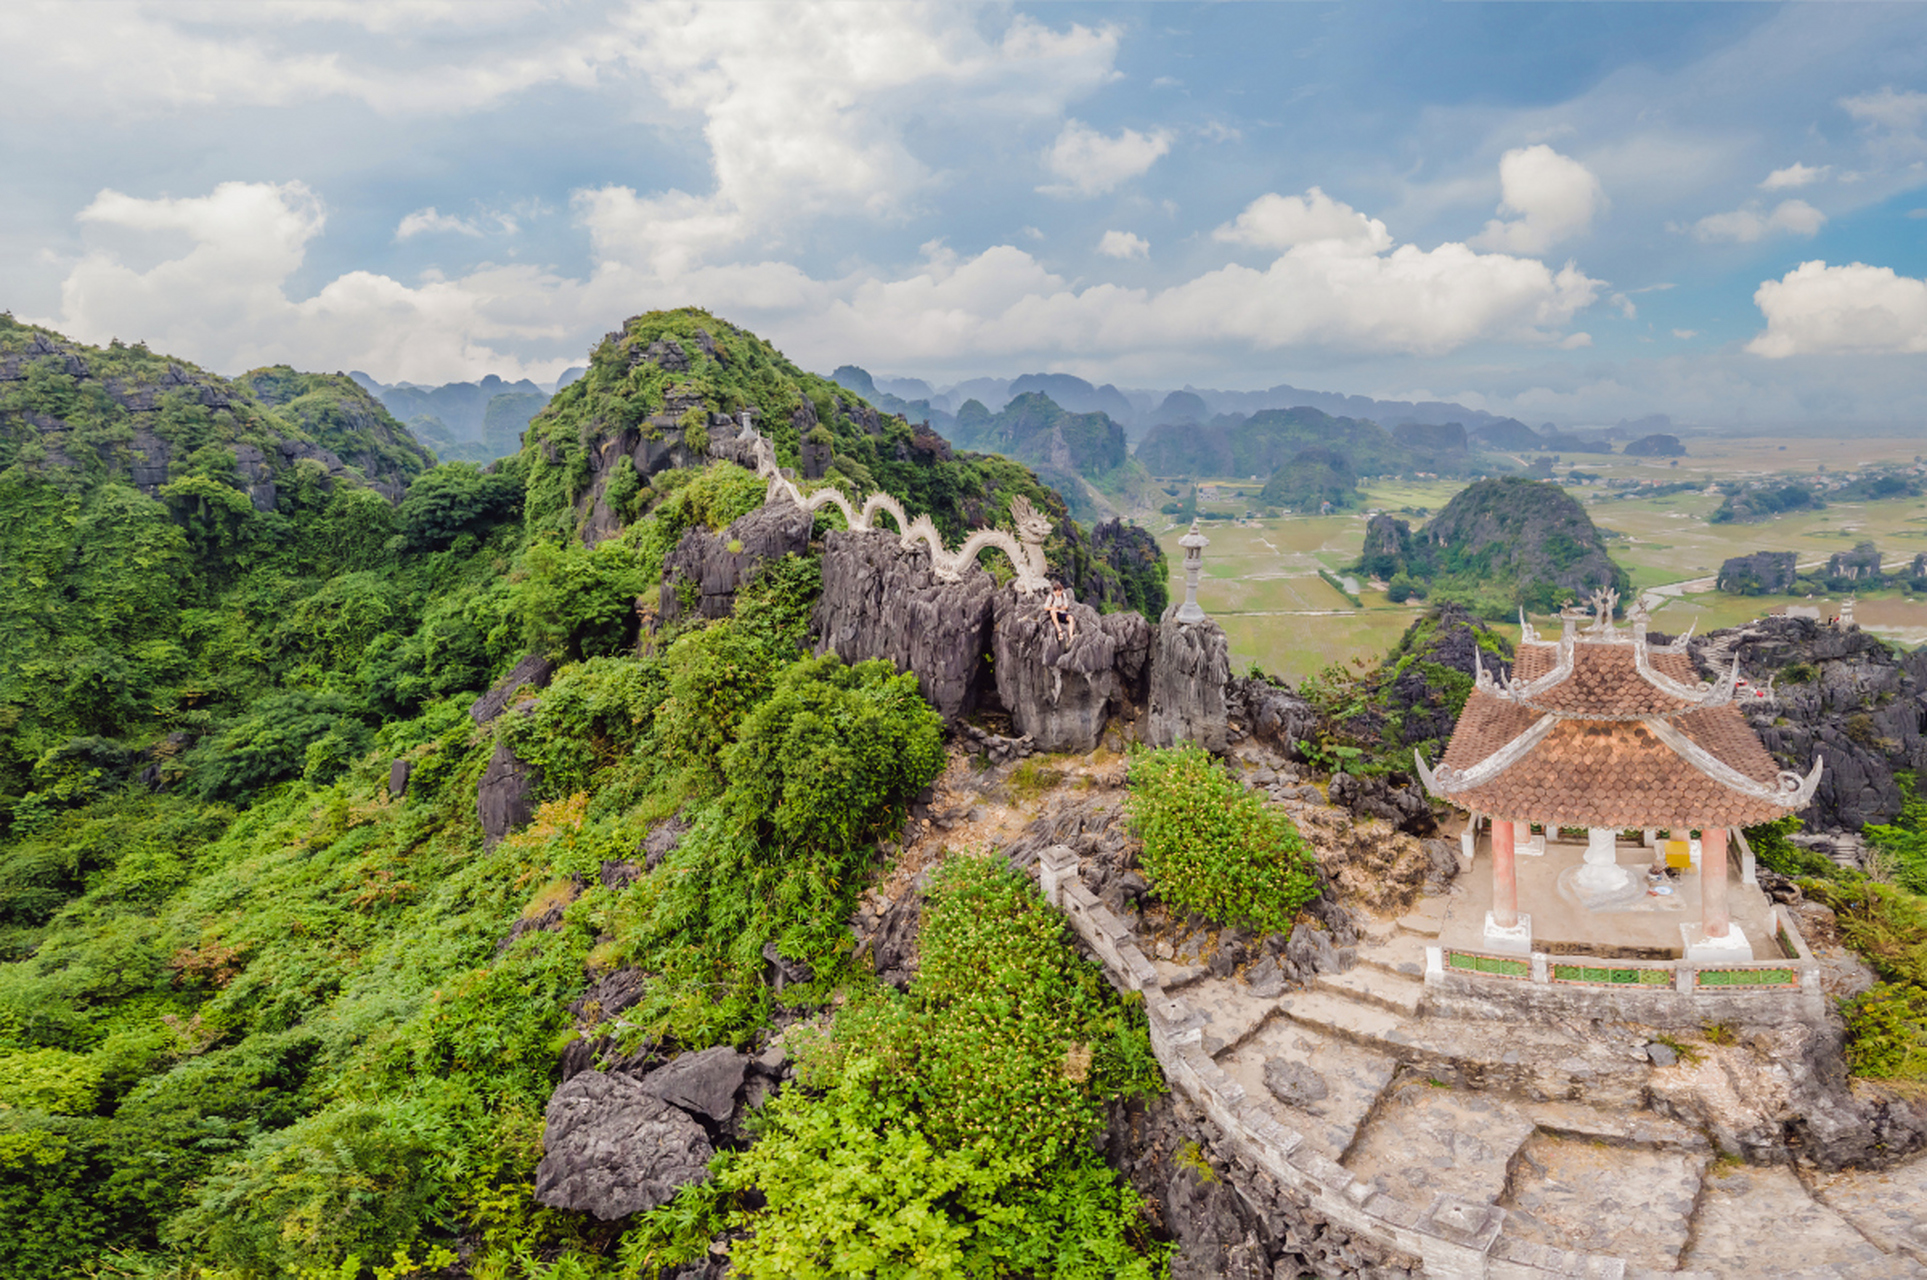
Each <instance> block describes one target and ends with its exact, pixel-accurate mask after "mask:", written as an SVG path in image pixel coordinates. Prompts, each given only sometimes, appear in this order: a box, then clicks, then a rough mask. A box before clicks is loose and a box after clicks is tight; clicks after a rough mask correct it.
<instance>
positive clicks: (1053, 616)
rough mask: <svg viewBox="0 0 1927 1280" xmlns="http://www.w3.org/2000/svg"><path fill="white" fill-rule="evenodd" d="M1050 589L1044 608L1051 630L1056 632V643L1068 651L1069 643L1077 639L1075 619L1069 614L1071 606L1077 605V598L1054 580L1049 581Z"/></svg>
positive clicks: (1068, 589)
mask: <svg viewBox="0 0 1927 1280" xmlns="http://www.w3.org/2000/svg"><path fill="white" fill-rule="evenodd" d="M1050 587H1051V591H1050V598H1049V599H1048V600H1047V601H1046V602H1045V607H1047V608H1048V609H1049V610H1050V625H1051V629H1052V630H1053V631H1055V632H1057V640H1058V643H1060V644H1062V645H1063V646H1064V647H1065V648H1066V649H1068V648H1070V645H1071V641H1073V640H1075V639H1077V618H1076V617H1075V616H1074V615H1073V614H1072V613H1071V606H1072V605H1073V604H1075V603H1077V597H1076V596H1074V595H1072V594H1071V590H1070V588H1069V587H1067V586H1065V585H1064V584H1063V583H1062V582H1060V581H1058V580H1057V579H1055V578H1053V579H1052V580H1051V584H1050Z"/></svg>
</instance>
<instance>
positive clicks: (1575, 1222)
mask: <svg viewBox="0 0 1927 1280" xmlns="http://www.w3.org/2000/svg"><path fill="white" fill-rule="evenodd" d="M1524 1110H1525V1112H1526V1114H1527V1115H1528V1116H1530V1114H1531V1109H1530V1108H1524ZM1709 1158H1710V1153H1697V1154H1687V1153H1685V1152H1680V1151H1653V1150H1643V1151H1642V1150H1635V1149H1632V1148H1628V1147H1614V1146H1602V1145H1600V1144H1599V1143H1597V1142H1591V1141H1584V1140H1581V1141H1574V1140H1572V1139H1568V1138H1561V1137H1557V1136H1554V1135H1552V1134H1549V1133H1546V1132H1545V1131H1544V1130H1543V1129H1542V1130H1541V1131H1540V1132H1538V1133H1535V1134H1534V1135H1533V1136H1532V1137H1531V1138H1529V1139H1528V1140H1527V1141H1526V1144H1525V1145H1524V1146H1523V1147H1522V1148H1520V1150H1519V1153H1518V1155H1517V1157H1516V1158H1515V1159H1514V1160H1513V1163H1512V1171H1511V1177H1510V1179H1509V1181H1508V1183H1507V1187H1506V1192H1505V1195H1504V1197H1503V1198H1502V1199H1501V1200H1500V1201H1499V1204H1500V1206H1501V1207H1502V1208H1504V1209H1506V1210H1507V1211H1508V1212H1507V1217H1506V1231H1507V1232H1508V1233H1509V1234H1512V1235H1516V1236H1518V1237H1520V1238H1522V1239H1525V1240H1529V1241H1531V1242H1533V1243H1534V1244H1542V1245H1545V1246H1547V1247H1548V1248H1553V1249H1573V1250H1577V1251H1579V1252H1581V1253H1604V1254H1616V1255H1618V1256H1619V1257H1622V1258H1625V1259H1626V1261H1627V1262H1629V1263H1631V1264H1633V1265H1635V1266H1643V1267H1650V1268H1652V1269H1653V1270H1656V1271H1671V1270H1673V1269H1674V1268H1676V1267H1677V1266H1678V1265H1679V1256H1680V1252H1681V1251H1682V1250H1683V1249H1685V1247H1686V1242H1687V1239H1688V1238H1689V1237H1690V1236H1691V1234H1692V1220H1693V1208H1694V1203H1695V1201H1696V1199H1697V1198H1698V1196H1699V1191H1700V1177H1701V1174H1702V1173H1703V1172H1704V1171H1705V1169H1706V1163H1707V1160H1708V1159H1709ZM1763 1274H1764V1273H1763Z"/></svg>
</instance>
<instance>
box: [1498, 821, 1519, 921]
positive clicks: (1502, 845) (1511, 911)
mask: <svg viewBox="0 0 1927 1280" xmlns="http://www.w3.org/2000/svg"><path fill="white" fill-rule="evenodd" d="M1514 830H1515V828H1514V827H1513V825H1512V824H1511V823H1510V822H1505V821H1502V820H1500V819H1496V818H1495V819H1493V822H1492V923H1493V924H1495V925H1498V926H1499V927H1500V928H1501V929H1514V928H1517V927H1518V924H1519V878H1518V876H1517V874H1516V873H1515V872H1514V870H1513V864H1512V833H1513V831H1514Z"/></svg>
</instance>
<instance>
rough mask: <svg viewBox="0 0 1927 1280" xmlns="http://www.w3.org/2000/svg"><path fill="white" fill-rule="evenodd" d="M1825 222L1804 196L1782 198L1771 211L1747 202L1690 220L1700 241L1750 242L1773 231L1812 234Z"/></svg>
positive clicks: (1763, 237)
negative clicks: (1729, 210) (1693, 220)
mask: <svg viewBox="0 0 1927 1280" xmlns="http://www.w3.org/2000/svg"><path fill="white" fill-rule="evenodd" d="M1826 224H1827V215H1826V214H1824V213H1821V212H1820V211H1819V210H1818V209H1816V208H1814V207H1813V206H1812V205H1810V204H1808V203H1807V202H1806V201H1804V200H1782V201H1781V202H1780V203H1779V204H1778V205H1776V206H1774V208H1773V211H1772V212H1771V213H1761V212H1760V210H1759V208H1758V207H1757V206H1754V205H1748V206H1747V207H1746V208H1744V209H1735V210H1733V212H1731V213H1714V214H1709V215H1707V216H1706V217H1704V218H1701V219H1700V220H1699V221H1698V222H1695V223H1694V224H1693V235H1694V237H1695V238H1696V239H1699V240H1703V241H1714V240H1731V241H1733V242H1735V243H1736V244H1751V243H1753V242H1754V241H1756V240H1764V239H1765V238H1766V237H1767V236H1769V235H1771V234H1772V233H1773V232H1775V231H1785V232H1788V233H1790V234H1792V235H1796V236H1811V235H1814V234H1816V233H1817V232H1818V231H1819V230H1820V228H1821V227H1824V226H1825V225H1826Z"/></svg>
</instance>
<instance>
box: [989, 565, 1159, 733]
mask: <svg viewBox="0 0 1927 1280" xmlns="http://www.w3.org/2000/svg"><path fill="white" fill-rule="evenodd" d="M1071 615H1072V617H1073V618H1074V619H1075V620H1076V624H1077V626H1076V631H1075V633H1074V634H1073V635H1072V637H1071V640H1070V643H1069V644H1068V645H1067V644H1065V643H1064V642H1063V640H1062V638H1061V637H1060V636H1059V635H1058V633H1057V630H1056V628H1055V627H1053V626H1052V625H1051V621H1050V617H1049V614H1048V613H1047V612H1046V610H1045V608H1044V604H1043V601H1042V600H1041V599H1039V598H1036V597H1031V596H1024V595H1019V594H1018V593H1017V592H1016V591H1015V590H1014V589H1006V590H1004V591H1002V592H999V593H998V595H997V630H996V640H995V645H996V647H995V651H994V652H995V659H996V660H995V663H994V664H993V665H994V667H995V669H996V672H997V697H998V699H999V700H1000V701H1002V703H1003V704H1004V708H1005V709H1006V710H1007V711H1009V712H1010V718H1011V722H1012V724H1013V725H1015V727H1016V728H1017V730H1018V731H1019V732H1020V733H1022V734H1025V735H1028V736H1029V737H1030V738H1031V739H1032V741H1033V742H1034V743H1035V744H1036V747H1037V750H1039V751H1076V752H1084V751H1090V750H1092V749H1094V748H1095V747H1096V746H1097V744H1098V742H1099V740H1100V739H1101V738H1102V737H1103V735H1104V726H1105V723H1106V722H1107V721H1109V720H1110V718H1111V717H1112V716H1113V715H1117V714H1120V713H1123V712H1125V711H1127V709H1134V708H1135V707H1136V706H1138V705H1141V704H1142V701H1143V696H1144V690H1143V680H1144V674H1145V671H1146V668H1147V666H1148V664H1147V662H1146V661H1145V658H1146V656H1147V655H1148V653H1149V651H1150V647H1151V646H1150V639H1151V629H1150V625H1149V624H1148V623H1146V622H1145V621H1144V618H1143V616H1142V615H1140V614H1136V613H1107V614H1103V615H1099V614H1098V612H1097V611H1096V610H1095V609H1092V608H1090V607H1089V606H1088V605H1081V604H1080V605H1073V606H1072V607H1071Z"/></svg>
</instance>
